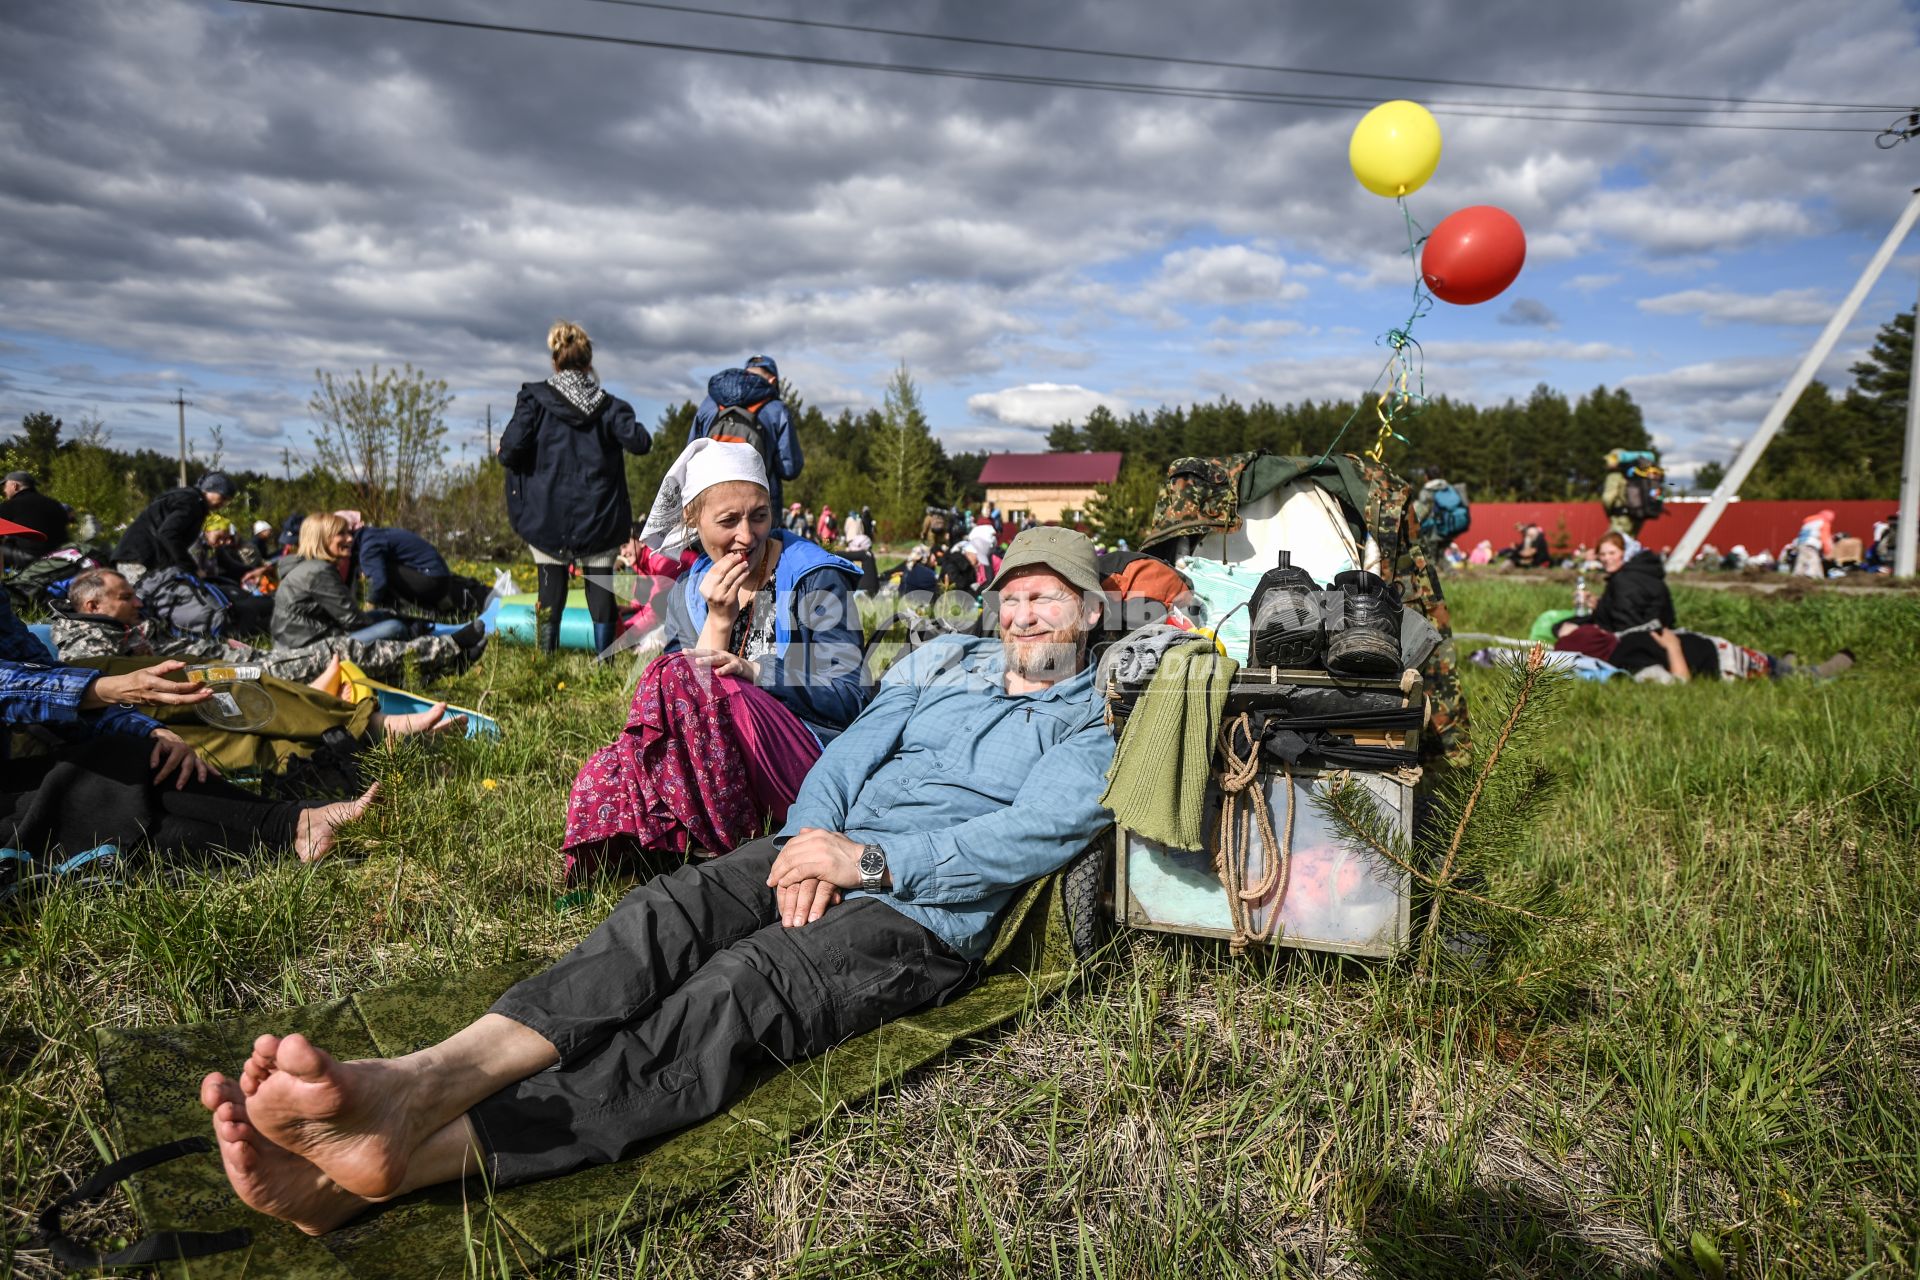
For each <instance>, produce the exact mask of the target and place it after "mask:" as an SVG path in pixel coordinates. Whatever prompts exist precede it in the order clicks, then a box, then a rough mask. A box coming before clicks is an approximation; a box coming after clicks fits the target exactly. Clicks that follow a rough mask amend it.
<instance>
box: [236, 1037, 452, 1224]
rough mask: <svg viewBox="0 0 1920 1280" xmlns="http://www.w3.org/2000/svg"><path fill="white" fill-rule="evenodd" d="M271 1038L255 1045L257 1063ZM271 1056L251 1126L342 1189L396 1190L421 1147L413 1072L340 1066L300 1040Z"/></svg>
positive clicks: (372, 1193)
mask: <svg viewBox="0 0 1920 1280" xmlns="http://www.w3.org/2000/svg"><path fill="white" fill-rule="evenodd" d="M271 1039H272V1037H267V1036H263V1037H261V1039H260V1040H259V1041H256V1042H255V1045H254V1057H255V1058H261V1057H262V1056H263V1055H262V1052H261V1049H262V1045H263V1043H264V1042H266V1041H268V1040H271ZM266 1056H267V1057H268V1058H269V1061H268V1062H267V1063H266V1066H267V1070H266V1071H265V1072H264V1074H263V1075H262V1077H261V1079H260V1080H259V1082H258V1083H257V1084H256V1085H255V1087H254V1088H253V1089H252V1090H251V1092H250V1094H249V1095H248V1096H247V1097H246V1098H245V1099H244V1101H245V1104H246V1110H247V1114H248V1115H249V1117H250V1118H251V1124H252V1126H253V1127H254V1128H255V1129H257V1130H259V1132H260V1133H261V1135H262V1136H263V1137H265V1138H266V1139H267V1140H268V1141H269V1142H272V1143H275V1144H276V1145H278V1146H280V1147H283V1148H285V1149H286V1150H287V1151H288V1152H290V1153H291V1154H292V1155H294V1156H297V1157H299V1158H301V1159H303V1160H306V1161H310V1162H312V1164H313V1165H314V1166H316V1167H317V1168H318V1170H319V1171H320V1172H321V1173H323V1174H325V1175H326V1176H327V1177H328V1178H329V1179H331V1180H332V1182H333V1184H334V1185H335V1186H336V1187H338V1188H340V1189H342V1190H344V1191H347V1192H351V1193H352V1194H354V1195H356V1196H363V1197H366V1198H368V1199H379V1198H381V1197H383V1196H390V1195H393V1194H394V1193H395V1192H397V1191H398V1190H399V1189H400V1187H401V1184H402V1181H403V1180H404V1179H405V1177H406V1175H407V1162H408V1160H409V1158H411V1156H412V1155H413V1150H414V1148H415V1147H416V1146H417V1145H419V1140H418V1138H417V1137H415V1136H414V1135H413V1133H412V1132H411V1130H410V1129H409V1127H408V1124H407V1114H408V1110H407V1100H408V1097H409V1094H410V1092H411V1091H410V1089H409V1088H408V1082H409V1076H408V1074H407V1072H406V1071H405V1070H404V1069H402V1068H400V1067H396V1066H395V1065H394V1064H393V1063H391V1062H387V1061H384V1060H382V1059H378V1058H370V1059H367V1060H365V1061H362V1062H339V1061H336V1060H335V1059H334V1057H333V1055H332V1054H330V1053H328V1052H326V1051H325V1050H324V1049H320V1048H317V1047H316V1046H315V1045H314V1044H313V1043H312V1042H311V1041H310V1040H308V1039H307V1038H306V1037H305V1036H303V1035H298V1034H295V1035H290V1036H287V1037H286V1038H284V1039H281V1040H278V1041H275V1042H274V1043H273V1044H272V1045H271V1047H270V1049H269V1050H268V1053H267V1055H266ZM248 1066H249V1067H250V1068H251V1067H252V1066H253V1060H252V1059H250V1060H249V1062H248ZM249 1203H251V1201H249ZM282 1216H285V1215H282Z"/></svg>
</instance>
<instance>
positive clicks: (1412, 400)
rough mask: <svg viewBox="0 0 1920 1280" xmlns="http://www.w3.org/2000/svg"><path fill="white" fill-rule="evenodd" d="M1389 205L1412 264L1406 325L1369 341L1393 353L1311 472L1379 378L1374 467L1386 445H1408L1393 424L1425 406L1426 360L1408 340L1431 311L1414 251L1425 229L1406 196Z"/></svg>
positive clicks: (1327, 454) (1343, 432)
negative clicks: (1403, 229)
mask: <svg viewBox="0 0 1920 1280" xmlns="http://www.w3.org/2000/svg"><path fill="white" fill-rule="evenodd" d="M1394 203H1395V204H1397V205H1399V206H1400V216H1401V217H1402V218H1403V219H1404V220H1405V221H1406V226H1407V248H1406V253H1407V257H1408V258H1409V259H1410V260H1411V261H1412V263H1413V306H1412V308H1411V310H1409V311H1408V313H1407V318H1406V321H1405V323H1403V324H1401V325H1400V326H1399V327H1398V328H1395V329H1389V330H1387V331H1386V332H1385V333H1383V334H1381V335H1380V336H1379V337H1377V338H1375V339H1374V344H1375V345H1376V346H1377V345H1379V344H1380V343H1383V342H1384V343H1385V344H1386V345H1387V346H1388V347H1390V348H1392V353H1391V354H1390V355H1388V356H1387V362H1386V363H1385V364H1383V365H1381V366H1380V372H1379V373H1376V374H1375V375H1374V376H1373V381H1372V382H1370V383H1368V384H1367V389H1366V391H1365V392H1363V393H1362V394H1361V396H1360V399H1359V400H1357V401H1355V402H1354V406H1353V412H1352V413H1349V414H1348V415H1347V420H1346V421H1345V422H1342V423H1341V424H1340V429H1339V430H1338V431H1336V432H1334V435H1333V439H1332V440H1331V441H1329V442H1328V444H1327V447H1326V448H1325V449H1323V450H1322V451H1321V453H1320V456H1319V457H1318V458H1316V459H1314V463H1313V465H1314V467H1316V468H1317V467H1319V466H1320V465H1322V464H1323V463H1325V462H1326V460H1327V459H1328V458H1330V457H1332V456H1333V451H1334V448H1335V447H1336V446H1338V445H1339V443H1340V441H1341V440H1342V439H1344V438H1345V436H1346V434H1347V428H1348V427H1350V426H1352V425H1353V420H1354V419H1355V418H1357V417H1359V416H1360V410H1361V409H1363V408H1365V407H1366V403H1367V399H1368V397H1370V396H1373V393H1374V391H1375V389H1376V388H1378V387H1379V386H1380V381H1381V379H1383V378H1384V379H1386V381H1387V387H1386V390H1384V391H1382V392H1381V393H1380V395H1379V397H1378V398H1377V399H1375V400H1374V402H1373V411H1374V416H1376V417H1377V418H1378V419H1379V420H1380V432H1379V434H1378V435H1377V436H1375V437H1374V441H1373V447H1372V448H1371V449H1369V450H1367V454H1366V456H1367V457H1368V458H1370V459H1372V460H1373V461H1374V462H1381V461H1384V459H1385V455H1386V448H1387V441H1388V440H1398V441H1399V442H1400V443H1401V444H1408V443H1411V442H1410V441H1409V440H1408V439H1407V438H1406V437H1405V436H1403V435H1401V434H1400V433H1399V432H1398V431H1396V430H1394V426H1393V424H1394V421H1395V419H1396V418H1399V417H1403V416H1404V417H1411V416H1413V415H1414V414H1415V413H1418V412H1419V411H1420V409H1421V408H1422V407H1424V406H1425V405H1426V404H1427V403H1428V400H1427V368H1426V358H1425V354H1424V353H1423V352H1422V351H1421V349H1420V344H1419V342H1417V341H1416V340H1415V339H1414V337H1413V326H1414V323H1415V322H1416V321H1418V320H1419V319H1420V318H1421V317H1422V316H1424V315H1426V314H1427V313H1428V312H1429V311H1432V310H1433V295H1432V294H1430V293H1428V292H1427V290H1426V281H1425V280H1423V279H1422V278H1421V275H1420V257H1419V252H1418V251H1419V248H1420V246H1421V245H1423V244H1425V243H1426V241H1427V230H1426V228H1425V227H1422V226H1421V225H1420V224H1419V223H1418V222H1416V221H1414V218H1413V211H1412V210H1410V209H1408V208H1407V198H1406V196H1404V195H1401V196H1397V197H1395V199H1394ZM1409 352H1411V354H1409ZM1410 382H1411V383H1412V384H1413V386H1412V387H1411V388H1410V387H1409V385H1408V384H1409V383H1410Z"/></svg>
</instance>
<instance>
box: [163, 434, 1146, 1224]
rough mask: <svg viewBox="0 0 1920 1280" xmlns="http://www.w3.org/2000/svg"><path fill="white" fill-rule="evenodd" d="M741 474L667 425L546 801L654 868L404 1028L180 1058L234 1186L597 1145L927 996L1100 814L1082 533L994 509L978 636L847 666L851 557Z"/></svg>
mask: <svg viewBox="0 0 1920 1280" xmlns="http://www.w3.org/2000/svg"><path fill="white" fill-rule="evenodd" d="M769 489H770V485H769V478H768V476H767V473H766V466H765V463H764V461H763V460H762V458H761V457H760V456H759V454H758V452H757V451H756V450H754V449H753V448H751V447H750V446H747V445H744V444H736V443H729V442H724V441H716V440H712V439H696V440H694V441H693V442H692V443H690V444H689V445H688V447H687V449H686V451H685V452H684V453H683V454H682V455H681V456H680V458H679V459H678V460H677V461H676V463H675V464H674V467H673V469H672V470H671V472H670V473H669V475H668V477H667V480H666V482H665V483H664V484H663V486H662V491H661V496H660V499H659V501H658V502H656V504H655V506H654V509H653V512H652V513H651V515H650V517H649V519H648V522H647V525H646V528H645V534H644V537H645V541H646V542H647V544H648V545H649V546H650V547H651V548H653V549H654V550H655V551H657V552H659V553H660V554H663V555H666V556H673V555H676V554H679V551H680V550H682V549H685V550H692V551H693V552H695V554H696V558H695V560H694V563H693V565H692V567H691V568H689V569H688V570H687V572H686V573H685V574H684V575H683V577H682V578H681V579H680V581H679V582H678V583H677V584H676V586H675V588H674V590H673V592H672V594H671V598H670V599H669V600H668V601H666V602H665V603H666V608H667V611H668V614H669V637H670V638H669V641H668V645H667V648H666V650H665V651H664V652H663V653H662V654H661V655H660V656H659V657H658V658H656V659H654V660H653V662H652V663H651V664H650V665H649V666H648V667H647V669H646V670H645V672H644V674H643V677H642V679H641V681H640V686H639V688H638V690H637V691H636V693H635V695H634V698H633V703H632V708H631V711H630V714H629V717H628V721H627V725H626V728H625V729H624V730H623V732H622V733H621V735H620V738H619V740H618V741H616V742H615V743H614V744H612V745H611V746H609V747H607V748H605V749H603V750H602V751H600V752H597V753H596V754H595V755H594V756H593V758H592V759H591V760H589V761H588V762H587V764H586V766H585V767H584V768H582V769H581V771H580V774H579V777H578V778H577V780H576V781H575V784H574V787H573V791H572V795H571V796H570V798H569V802H568V809H567V825H566V833H565V836H564V838H563V843H564V845H565V847H566V849H567V852H568V855H569V862H570V867H571V869H572V871H573V873H574V874H581V873H582V872H584V871H585V870H587V869H589V868H591V867H595V866H600V865H604V864H607V863H609V862H613V861H621V860H627V859H632V858H643V859H649V860H651V861H652V862H653V863H654V864H656V866H657V867H658V866H660V865H665V864H670V865H671V866H672V868H673V869H671V870H666V871H664V873H663V874H659V875H657V876H655V877H654V878H653V879H651V880H649V881H648V882H646V883H645V884H643V885H642V886H641V887H640V888H639V889H637V890H635V891H634V892H632V893H631V894H629V895H628V896H627V897H626V898H625V899H624V900H623V901H622V902H621V904H620V905H619V906H618V907H617V908H615V910H614V912H613V914H612V915H610V916H609V917H608V918H607V920H606V921H605V922H603V923H602V924H601V925H600V926H599V928H598V929H596V930H595V931H594V932H593V933H592V934H591V935H590V936H589V937H588V938H587V939H586V940H585V941H584V942H582V943H581V944H580V945H579V946H578V947H576V948H575V949H574V950H573V951H572V952H571V953H570V954H568V955H567V956H566V957H565V958H563V959H562V960H561V961H559V962H558V963H557V964H555V965H554V966H553V967H552V968H551V969H549V970H548V971H547V972H545V973H544V974H541V975H539V976H537V977H534V978H531V979H529V980H527V981H525V982H522V983H520V984H519V985H517V986H515V987H513V988H512V989H511V990H509V991H508V992H506V993H505V994H504V995H503V996H502V997H501V998H500V999H499V1000H498V1001H497V1002H496V1003H495V1004H494V1006H493V1008H492V1009H491V1010H490V1011H489V1012H488V1013H487V1014H485V1015H484V1016H482V1017H481V1018H479V1019H478V1020H477V1021H475V1022H473V1023H472V1024H470V1025H469V1026H467V1027H466V1028H464V1029H463V1030H461V1031H459V1032H458V1033H456V1034H455V1035H453V1036H451V1037H450V1038H448V1039H447V1040H445V1041H443V1042H441V1043H440V1044H437V1045H434V1046H432V1047H431V1048H428V1049H424V1050H421V1051H420V1052H418V1053H414V1054H409V1055H406V1056H404V1057H398V1058H392V1059H375V1060H365V1061H354V1062H341V1061H338V1060H336V1059H334V1058H333V1057H332V1056H330V1055H329V1054H327V1053H326V1052H325V1050H324V1049H322V1048H321V1047H319V1046H316V1045H314V1044H312V1043H310V1042H309V1041H308V1040H307V1039H306V1038H304V1037H303V1036H299V1035H290V1036H286V1037H284V1038H282V1037H278V1036H262V1037H261V1038H260V1039H259V1040H258V1041H256V1042H255V1044H254V1047H253V1052H252V1055H251V1056H250V1057H249V1058H248V1059H247V1061H246V1062H245V1064H244V1065H243V1066H242V1067H241V1068H240V1069H239V1071H238V1074H237V1075H236V1076H232V1077H230V1076H227V1075H224V1074H219V1073H215V1074H212V1075H209V1076H208V1077H207V1078H206V1079H205V1081H204V1082H203V1083H202V1086H201V1101H202V1103H203V1104H204V1105H205V1106H206V1107H207V1109H208V1110H209V1111H210V1112H212V1114H213V1126H214V1133H215V1136H216V1138H217V1139H218V1145H219V1149H220V1154H221V1157H222V1159H223V1161H224V1162H225V1166H226V1170H227V1175H228V1177H229V1179H230V1180H231V1182H232V1184H233V1187H234V1189H235V1191H236V1192H238V1193H239V1195H240V1197H241V1199H243V1200H244V1201H246V1202H247V1203H248V1204H250V1205H252V1206H253V1207H255V1208H256V1209H259V1210H261V1211H262V1212H265V1213H269V1214H272V1215H274V1216H276V1217H280V1218H284V1219H287V1220H289V1221H291V1222H293V1223H295V1224H297V1225H298V1226H300V1227H301V1228H302V1229H304V1230H306V1231H309V1232H313V1233H320V1232H325V1231H328V1230H331V1229H332V1228H334V1227H336V1226H339V1225H340V1224H341V1223H343V1222H346V1221H348V1220H349V1219H351V1218H353V1217H355V1216H357V1215H358V1214H360V1213H362V1212H363V1211H365V1210H366V1209H367V1208H368V1207H369V1206H370V1205H373V1204H375V1203H378V1202H379V1201H382V1200H386V1199H389V1198H392V1197H394V1196H398V1195H402V1194H404V1193H406V1192H409V1191H412V1190H414V1189H417V1188H420V1187H425V1186H430V1185H433V1184H436V1183H440V1182H446V1181H449V1180H453V1179H458V1178H462V1177H466V1176H469V1175H481V1176H484V1177H485V1178H487V1179H488V1180H490V1181H491V1183H492V1184H493V1185H494V1186H508V1185H512V1184H515V1183H520V1182H526V1181H529V1180H532V1179H537V1178H545V1177H552V1176H556V1175H560V1174H564V1173H568V1172H571V1171H573V1170H576V1169H580V1168H583V1167H585V1166H588V1165H592V1164H597V1163H604V1162H608V1161H614V1160H619V1159H623V1158H625V1157H627V1156H629V1155H631V1154H633V1153H635V1152H637V1151H638V1150H640V1149H641V1148H642V1147H643V1145H644V1144H646V1143H648V1142H649V1141H650V1140H652V1139H654V1138H656V1137H658V1136H660V1135H663V1134H666V1133H668V1132H671V1131H673V1130H676V1129H680V1128H683V1127H685V1126H687V1125H690V1124H693V1123H695V1122H697V1121H699V1120H701V1119H703V1118H705V1117H707V1116H711V1115H713V1114H715V1113H716V1112H717V1111H719V1110H720V1108H721V1107H723V1106H724V1105H726V1103H727V1102H728V1101H729V1100H730V1099H731V1098H732V1097H733V1096H734V1095H735V1094H736V1093H737V1092H738V1091H739V1090H740V1089H741V1088H742V1086H743V1085H744V1083H745V1082H746V1080H747V1078H748V1075H749V1073H750V1072H751V1071H752V1070H753V1069H754V1067H755V1066H756V1064H758V1063H761V1062H763V1061H765V1060H768V1059H774V1060H781V1061H790V1060H796V1059H800V1058H804V1057H808V1056H811V1055H814V1054H817V1053H820V1052H823V1051H824V1050H826V1049H828V1048H830V1047H831V1046H832V1045H834V1044H836V1043H838V1042H840V1041H842V1040H845V1039H847V1038H849V1037H852V1036H855V1035H858V1034H860V1033H862V1032H865V1031H868V1030H871V1029H872V1028H875V1027H877V1026H879V1025H880V1024H881V1023H883V1022H885V1021H888V1020H890V1019H894V1018H898V1017H900V1016H903V1015H905V1014H907V1013H910V1012H912V1011H913V1010H915V1009H918V1008H921V1007H923V1006H927V1005H934V1004H940V1003H943V1002H945V1001H948V1000H951V999H953V998H954V997H955V996H956V995H958V994H959V993H960V992H962V991H963V990H965V989H966V987H967V986H968V985H969V983H970V982H971V981H972V979H973V978H974V976H975V974H976V971H977V966H978V963H979V961H980V960H981V958H982V956H983V955H984V954H985V952H986V949H987V947H988V944H989V941H990V939H991V936H992V933H993V930H994V927H995V922H996V920H997V917H998V916H999V913H1000V912H1001V910H1002V909H1003V908H1004V907H1005V906H1006V905H1007V904H1008V903H1009V902H1010V901H1011V900H1012V898H1013V897H1014V895H1015V894H1016V892H1017V891H1018V890H1019V889H1020V887H1021V886H1022V885H1024V884H1026V883H1027V882H1030V881H1032V880H1034V879H1037V878H1039V877H1041V876H1045V875H1047V874H1049V873H1051V872H1052V871H1054V870H1056V869H1058V868H1059V867H1060V866H1062V865H1064V864H1065V863H1066V862H1067V861H1068V860H1069V859H1070V858H1072V857H1073V855H1074V854H1075V853H1076V852H1078V851H1079V850H1080V849H1082V848H1083V847H1085V846H1086V845H1087V844H1088V843H1089V842H1090V841H1091V840H1092V839H1093V838H1094V837H1095V836H1097V835H1098V834H1099V833H1100V832H1101V830H1102V829H1103V828H1104V827H1105V826H1106V824H1107V823H1108V821H1109V820H1110V819H1109V815H1108V814H1107V812H1106V810H1104V809H1103V808H1102V807H1101V806H1100V804H1099V801H1098V799H1097V797H1098V796H1099V794H1100V792H1101V789H1102V783H1103V779H1104V775H1105V773H1106V771H1107V769H1108V766H1109V765H1110V763H1111V760H1112V755H1113V739H1112V737H1111V736H1110V734H1109V732H1108V730H1107V728H1106V726H1105V724H1104V722H1103V717H1102V708H1101V704H1100V700H1099V699H1098V697H1097V696H1096V692H1095V689H1094V683H1093V677H1092V673H1091V671H1090V669H1089V668H1088V665H1087V653H1088V642H1089V637H1090V636H1091V635H1092V633H1093V631H1094V629H1095V628H1096V627H1097V625H1098V622H1099V618H1100V614H1101V610H1102V601H1103V596H1102V595H1101V590H1100V586H1101V583H1100V576H1099V572H1098V568H1097V565H1096V562H1095V556H1094V549H1093V546H1092V544H1091V543H1090V542H1089V541H1088V540H1087V539H1086V538H1085V537H1083V536H1082V535H1080V534H1077V533H1074V532H1072V531H1070V530H1062V529H1053V528H1043V529H1035V530H1032V531H1029V532H1027V533H1023V534H1021V535H1020V536H1019V537H1018V538H1017V539H1016V540H1015V541H1014V543H1013V544H1012V545H1011V546H1010V547H1009V548H1008V550H1007V553H1006V555H1005V556H1004V558H1003V562H1002V564H1001V567H1000V569H999V571H998V573H997V574H996V576H995V577H994V578H993V579H992V581H991V587H992V589H993V591H994V592H995V593H996V596H997V600H998V620H999V631H998V634H997V635H995V636H990V637H985V638H982V637H973V636H945V637H942V638H940V639H937V640H934V641H932V642H930V643H928V644H926V645H924V646H922V647H921V648H919V649H918V650H916V651H914V652H913V653H912V654H911V655H909V656H908V657H907V658H905V659H904V660H902V661H901V662H900V663H898V664H897V665H895V666H894V667H893V668H891V669H890V670H889V671H888V672H887V674H886V676H885V678H884V679H883V680H881V681H880V682H879V684H878V687H877V688H869V686H868V685H867V683H866V682H865V681H864V680H863V679H862V673H861V670H860V643H859V641H860V632H859V625H858V622H857V621H856V618H855V615H854V614H853V612H852V609H851V601H850V598H849V597H850V593H851V590H852V585H853V582H854V581H855V578H856V571H855V569H854V567H853V566H852V565H851V564H849V563H848V562H847V561H845V560H843V559H840V558H839V557H837V556H834V555H831V554H830V553H828V552H826V551H824V550H822V549H821V548H820V547H819V546H818V545H816V544H814V543H812V542H810V541H808V540H806V539H803V538H799V537H797V536H793V535H791V534H789V533H787V532H786V531H785V530H784V529H775V528H774V506H773V502H772V498H771V494H770V492H769ZM767 832H771V834H763V833H767Z"/></svg>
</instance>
